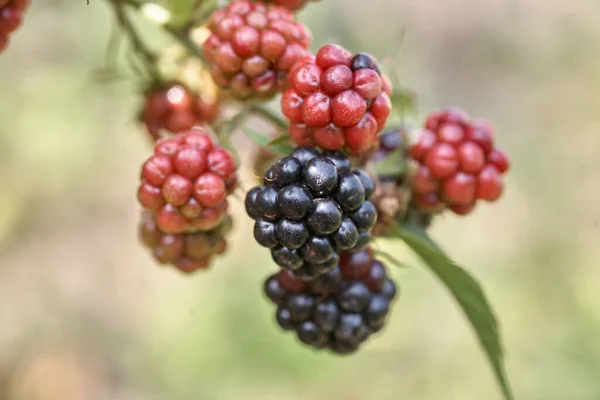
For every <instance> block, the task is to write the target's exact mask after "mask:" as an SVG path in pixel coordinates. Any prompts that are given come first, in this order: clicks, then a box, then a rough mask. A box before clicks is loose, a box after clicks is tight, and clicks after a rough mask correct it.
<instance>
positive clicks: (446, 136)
mask: <svg viewBox="0 0 600 400" xmlns="http://www.w3.org/2000/svg"><path fill="white" fill-rule="evenodd" d="M437 137H438V140H439V141H441V142H444V143H450V144H454V145H456V144H459V143H460V142H462V141H463V139H464V138H465V133H464V131H463V128H462V127H461V126H460V125H458V124H454V123H446V124H442V126H440V127H439V129H438V131H437Z"/></svg>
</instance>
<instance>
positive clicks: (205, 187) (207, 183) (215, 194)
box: [194, 172, 227, 207]
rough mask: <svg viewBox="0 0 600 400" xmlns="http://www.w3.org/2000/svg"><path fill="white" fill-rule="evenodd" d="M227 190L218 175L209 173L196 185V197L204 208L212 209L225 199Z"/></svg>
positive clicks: (197, 180) (201, 177) (197, 181)
mask: <svg viewBox="0 0 600 400" xmlns="http://www.w3.org/2000/svg"><path fill="white" fill-rule="evenodd" d="M226 194H227V188H226V187H225V182H223V179H221V177H219V175H217V174H213V173H211V172H207V173H205V174H203V175H200V177H199V178H198V179H196V182H195V183H194V197H195V198H196V200H198V202H199V203H200V204H201V205H203V206H204V207H212V206H215V205H217V204H218V203H220V202H221V201H223V200H224V199H225V195H226Z"/></svg>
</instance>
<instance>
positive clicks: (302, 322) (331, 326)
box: [264, 250, 396, 354]
mask: <svg viewBox="0 0 600 400" xmlns="http://www.w3.org/2000/svg"><path fill="white" fill-rule="evenodd" d="M264 291H265V294H266V295H267V297H268V298H269V299H270V300H271V301H272V302H273V303H274V304H275V305H276V306H277V313H276V320H277V323H278V324H279V326H280V327H281V328H283V329H284V330H288V331H294V332H295V333H296V334H297V336H298V339H300V341H302V342H303V343H304V344H307V345H309V346H312V347H314V348H315V349H329V350H331V351H332V352H334V353H337V354H350V353H353V352H355V351H356V350H358V348H359V347H360V345H361V344H362V343H364V342H365V341H366V340H367V339H368V338H369V336H371V335H372V334H373V333H376V332H378V331H380V330H381V329H382V328H383V326H384V324H385V319H386V316H387V314H388V312H389V309H390V304H391V302H392V300H393V299H394V297H395V296H396V286H395V284H394V283H393V282H392V281H391V280H390V279H389V278H388V276H387V273H386V270H385V267H384V265H383V264H382V263H381V262H379V261H377V260H376V259H374V258H373V256H372V255H371V253H370V251H368V250H365V251H361V252H358V253H354V254H346V253H344V254H342V257H341V260H340V264H339V266H336V267H335V268H334V269H333V270H331V271H330V272H329V273H328V274H327V275H324V276H322V277H320V278H318V279H317V280H314V281H311V282H309V283H306V282H303V281H302V280H300V279H298V278H297V277H296V276H294V274H293V273H291V272H290V271H286V270H282V271H280V272H279V273H278V274H275V275H272V276H270V277H269V278H268V279H267V281H266V282H265V285H264Z"/></svg>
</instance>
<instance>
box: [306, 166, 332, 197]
mask: <svg viewBox="0 0 600 400" xmlns="http://www.w3.org/2000/svg"><path fill="white" fill-rule="evenodd" d="M302 179H303V181H304V184H306V186H308V188H309V189H310V190H311V192H312V193H313V195H315V196H326V195H328V194H330V193H331V192H332V191H333V189H334V188H335V186H336V185H337V182H338V173H337V168H336V167H335V164H334V163H333V161H331V160H329V159H327V158H325V157H323V156H319V157H315V158H313V159H312V160H310V161H308V162H307V163H306V165H304V168H303V169H302Z"/></svg>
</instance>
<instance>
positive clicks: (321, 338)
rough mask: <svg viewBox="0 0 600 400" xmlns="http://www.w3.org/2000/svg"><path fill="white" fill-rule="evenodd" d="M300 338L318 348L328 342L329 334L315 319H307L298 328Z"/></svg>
mask: <svg viewBox="0 0 600 400" xmlns="http://www.w3.org/2000/svg"><path fill="white" fill-rule="evenodd" d="M296 331H297V333H298V339H300V341H302V342H303V343H305V344H308V345H310V346H313V347H316V348H317V349H319V348H321V347H323V346H324V345H326V344H327V334H326V333H325V332H323V331H322V330H321V328H319V327H318V326H317V324H315V323H314V322H313V321H305V322H303V323H302V324H300V325H299V326H298V329H297V330H296Z"/></svg>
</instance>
